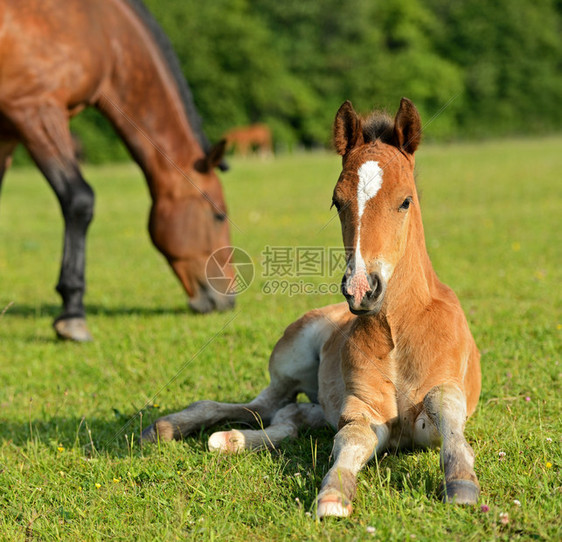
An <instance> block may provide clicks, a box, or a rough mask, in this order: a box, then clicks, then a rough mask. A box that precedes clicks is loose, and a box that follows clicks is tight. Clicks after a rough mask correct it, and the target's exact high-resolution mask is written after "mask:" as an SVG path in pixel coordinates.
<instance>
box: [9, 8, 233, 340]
mask: <svg viewBox="0 0 562 542" xmlns="http://www.w3.org/2000/svg"><path fill="white" fill-rule="evenodd" d="M0 20H1V21H2V22H3V24H2V26H1V29H0V183H1V178H2V176H3V174H4V172H5V170H6V165H7V164H8V163H9V158H10V156H11V154H12V152H13V150H14V148H15V147H16V145H17V144H18V143H19V142H21V143H23V144H24V145H25V146H26V147H27V149H28V151H29V153H30V154H31V156H32V158H33V159H34V161H35V163H36V164H37V166H38V167H39V169H40V170H41V171H42V172H43V174H44V175H45V177H46V178H47V181H48V182H49V184H50V185H51V187H52V189H53V190H54V191H55V194H56V196H57V198H58V200H59V203H60V206H61V209H62V214H63V217H64V222H65V233H64V254H63V257H62V266H61V272H60V278H59V281H58V284H57V291H58V292H59V293H60V295H61V297H62V300H63V311H62V314H61V315H60V316H59V317H58V318H57V319H56V320H55V324H54V327H55V330H56V332H57V334H58V335H59V336H60V337H62V338H66V339H73V340H78V341H80V340H89V339H90V338H91V336H90V333H89V331H88V329H87V327H86V322H85V310H84V305H83V296H84V289H85V278H84V267H85V242H86V231H87V229H88V225H89V223H90V221H91V220H92V217H93V212H94V193H93V191H92V189H91V188H90V186H89V185H88V184H87V183H86V181H85V180H84V179H83V177H82V174H81V172H80V168H79V166H78V163H77V160H76V157H75V149H74V145H73V142H72V137H71V134H70V132H69V129H68V120H69V118H70V117H72V116H74V115H75V114H77V113H79V112H80V111H81V110H82V109H84V108H85V107H87V106H94V107H96V108H97V109H98V110H99V111H101V113H103V114H104V115H105V116H106V117H107V118H108V119H109V121H110V122H111V123H112V125H113V126H114V128H115V130H116V131H117V132H118V134H119V135H120V137H121V138H122V139H123V141H124V142H125V144H126V145H127V147H128V149H129V151H130V152H131V155H132V156H133V158H134V159H135V160H136V162H137V163H138V164H139V166H140V167H141V169H142V170H143V172H144V174H145V177H146V180H147V183H148V187H149V190H150V195H151V198H152V208H151V211H150V220H149V231H150V235H151V238H152V241H153V243H154V245H155V246H156V247H157V248H158V249H159V250H160V251H161V252H162V254H163V255H164V256H165V257H166V259H167V260H168V262H169V264H170V265H171V267H172V269H173V270H174V272H175V273H176V275H177V276H178V278H179V280H180V281H181V283H182V285H183V287H184V288H185V291H186V292H187V295H188V296H189V297H190V298H191V300H190V306H191V307H192V308H193V309H194V310H195V311H198V312H208V311H211V310H214V309H217V310H223V309H226V308H229V307H231V306H232V304H233V299H232V298H231V297H228V296H224V295H221V294H217V292H215V291H214V290H212V289H211V288H210V287H209V285H208V283H207V280H206V278H205V263H206V261H207V259H208V257H209V255H210V254H211V253H212V252H213V251H214V250H215V249H217V248H220V247H223V246H228V245H229V244H230V234H229V226H228V221H227V220H226V216H227V215H226V212H227V210H226V205H225V201H224V196H223V191H222V187H221V184H220V182H219V180H218V177H217V176H216V174H215V172H214V168H215V167H216V166H222V165H223V164H222V155H223V152H224V147H225V143H224V142H221V143H219V144H217V145H215V146H214V147H211V146H210V145H209V143H208V141H207V139H206V137H205V136H204V134H203V132H202V130H201V121H200V118H199V116H198V115H197V112H196V110H195V106H194V104H193V100H192V96H191V92H190V90H189V88H188V86H187V83H186V81H185V79H184V78H183V75H182V74H181V70H180V67H179V63H178V60H177V58H176V57H175V55H174V53H173V51H172V48H171V45H170V43H169V41H168V39H167V38H166V36H165V34H164V33H163V31H162V30H161V29H160V27H159V26H158V25H157V24H156V22H155V21H154V19H153V18H152V16H151V15H150V13H149V12H148V11H147V9H146V8H145V7H144V5H143V4H142V3H141V1H140V0H104V1H99V0H65V1H64V2H61V1H60V0H3V1H2V2H1V3H0ZM228 252H229V251H222V252H221V254H223V255H227V254H228ZM124 257H126V256H124ZM225 257H228V256H225ZM219 263H220V264H224V266H225V269H224V272H225V273H226V274H227V275H232V276H233V270H232V267H231V265H230V263H229V262H228V261H224V262H219Z"/></svg>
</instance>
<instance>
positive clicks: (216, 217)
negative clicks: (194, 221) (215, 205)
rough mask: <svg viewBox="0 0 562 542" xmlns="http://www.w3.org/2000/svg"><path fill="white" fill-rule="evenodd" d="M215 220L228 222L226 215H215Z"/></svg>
mask: <svg viewBox="0 0 562 542" xmlns="http://www.w3.org/2000/svg"><path fill="white" fill-rule="evenodd" d="M215 220H216V221H217V222H224V221H225V220H226V213H215Z"/></svg>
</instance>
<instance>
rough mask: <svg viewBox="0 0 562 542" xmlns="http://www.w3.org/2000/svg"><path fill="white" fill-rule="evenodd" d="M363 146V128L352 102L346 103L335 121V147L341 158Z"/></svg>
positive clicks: (339, 110)
mask: <svg viewBox="0 0 562 542" xmlns="http://www.w3.org/2000/svg"><path fill="white" fill-rule="evenodd" d="M362 144H363V127H362V123H361V119H360V117H359V116H358V115H357V113H356V112H355V110H354V109H353V106H352V105H351V102H350V101H349V100H347V101H345V102H344V103H343V104H342V106H341V107H340V108H339V109H338V112H337V113H336V120H335V121H334V147H335V148H336V151H337V153H338V154H340V155H341V156H345V155H346V154H347V153H348V152H349V151H350V150H351V149H353V148H354V147H357V146H358V145H362Z"/></svg>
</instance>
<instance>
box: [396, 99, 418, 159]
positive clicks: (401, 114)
mask: <svg viewBox="0 0 562 542" xmlns="http://www.w3.org/2000/svg"><path fill="white" fill-rule="evenodd" d="M421 132H422V125H421V118H420V114H419V113H418V110H417V109H416V106H415V105H414V104H413V102H411V101H410V100H408V98H402V99H401V100H400V107H399V109H398V113H396V118H395V119H394V141H395V144H396V146H397V147H398V148H399V149H402V150H403V151H405V152H407V153H409V154H414V152H416V149H417V148H418V146H419V144H420V141H421Z"/></svg>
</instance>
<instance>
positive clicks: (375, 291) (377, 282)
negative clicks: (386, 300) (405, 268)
mask: <svg viewBox="0 0 562 542" xmlns="http://www.w3.org/2000/svg"><path fill="white" fill-rule="evenodd" d="M369 282H370V283H371V290H370V291H369V292H367V295H368V296H369V299H377V298H378V297H379V296H380V295H381V293H382V289H383V285H382V280H381V278H380V277H379V275H378V274H377V273H371V274H370V275H369Z"/></svg>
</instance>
